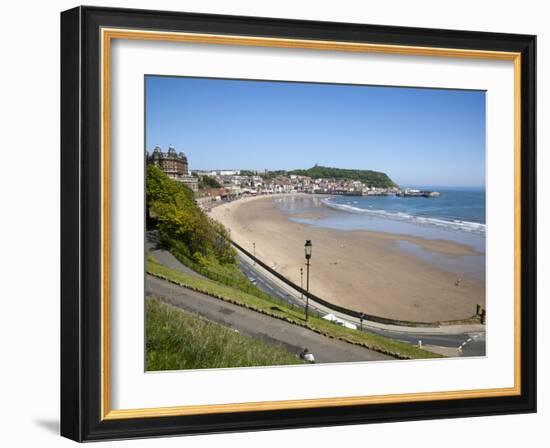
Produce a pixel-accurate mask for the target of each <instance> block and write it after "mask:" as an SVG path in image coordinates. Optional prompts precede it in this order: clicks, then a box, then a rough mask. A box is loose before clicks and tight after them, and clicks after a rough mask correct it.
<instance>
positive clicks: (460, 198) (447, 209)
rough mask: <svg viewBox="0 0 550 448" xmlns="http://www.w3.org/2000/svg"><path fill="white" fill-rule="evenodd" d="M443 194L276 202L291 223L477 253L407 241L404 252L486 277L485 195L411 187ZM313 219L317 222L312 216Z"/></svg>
mask: <svg viewBox="0 0 550 448" xmlns="http://www.w3.org/2000/svg"><path fill="white" fill-rule="evenodd" d="M403 188H404V187H403ZM408 188H414V189H419V190H428V191H437V192H439V193H440V196H438V197H429V198H425V197H398V196H319V197H318V196H317V195H307V196H306V195H303V196H302V195H300V196H295V197H292V196H287V197H284V198H278V199H277V200H276V202H277V204H278V206H279V208H280V209H281V210H282V211H283V212H284V213H286V214H288V218H289V219H290V220H292V221H295V222H301V223H304V224H309V225H312V226H317V227H325V228H332V229H338V230H344V231H346V230H370V231H376V232H386V233H393V234H396V235H408V236H415V237H421V238H427V239H443V240H449V241H454V242H457V243H459V244H464V245H467V246H470V247H472V248H473V249H474V250H475V251H476V252H477V255H472V256H464V257H462V256H460V257H459V256H445V255H442V254H438V253H435V252H430V251H428V250H425V249H423V248H421V247H420V246H418V245H416V244H413V243H411V242H409V241H406V240H399V239H398V241H397V244H398V245H399V247H400V249H402V250H404V251H407V252H410V253H412V254H414V255H416V256H418V257H419V258H421V259H423V260H426V261H429V262H433V263H437V264H438V265H440V266H442V267H443V268H445V269H448V270H450V271H452V272H465V271H467V272H468V273H470V274H472V275H474V276H475V277H477V278H484V275H485V233H486V220H485V189H484V188H471V187H463V188H458V187H453V188H449V187H437V186H410V187H408ZM309 214H311V216H308V215H309Z"/></svg>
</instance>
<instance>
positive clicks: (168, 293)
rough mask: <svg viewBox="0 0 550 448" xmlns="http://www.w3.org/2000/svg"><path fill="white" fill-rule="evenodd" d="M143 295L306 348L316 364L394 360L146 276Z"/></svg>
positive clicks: (265, 337) (251, 333) (294, 349)
mask: <svg viewBox="0 0 550 448" xmlns="http://www.w3.org/2000/svg"><path fill="white" fill-rule="evenodd" d="M146 294H147V295H149V296H150V295H153V296H155V297H158V298H159V299H161V300H163V301H164V302H166V303H169V304H171V305H175V306H177V307H179V308H182V309H185V310H187V311H191V312H194V313H197V314H199V315H201V316H204V317H206V318H207V319H209V320H212V321H214V322H218V323H220V324H222V325H224V326H226V327H229V328H233V329H235V330H238V331H239V332H241V333H243V334H246V335H249V336H252V337H254V338H257V339H262V340H264V341H267V342H270V343H279V344H282V345H283V346H284V347H285V348H286V349H287V350H288V351H290V352H292V353H296V354H298V353H300V352H301V351H302V349H303V348H305V347H307V348H308V349H309V351H310V352H311V353H313V354H314V356H315V360H316V362H317V363H330V362H351V361H379V360H388V359H393V358H391V357H389V356H386V355H383V354H381V353H378V352H374V351H371V350H367V349H365V348H363V347H360V346H357V345H353V344H349V343H347V342H343V341H339V340H337V339H331V338H328V337H325V336H322V335H319V334H317V333H314V332H313V331H311V330H307V329H305V328H302V327H299V326H297V325H293V324H289V323H288V322H285V321H283V320H280V319H275V318H272V317H269V316H266V315H264V314H261V313H257V312H255V311H252V310H249V309H247V308H244V307H241V306H238V305H233V304H231V303H227V302H223V301H222V300H220V299H216V298H214V297H210V296H208V295H206V294H202V293H199V292H195V291H192V290H190V289H187V288H183V287H181V286H178V285H175V284H173V283H170V282H167V281H165V280H161V279H159V278H156V277H153V276H150V275H148V276H147V282H146Z"/></svg>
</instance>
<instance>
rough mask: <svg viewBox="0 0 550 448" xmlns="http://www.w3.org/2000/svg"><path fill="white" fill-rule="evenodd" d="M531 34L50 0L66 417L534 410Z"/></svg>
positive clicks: (377, 415) (358, 416)
mask: <svg viewBox="0 0 550 448" xmlns="http://www.w3.org/2000/svg"><path fill="white" fill-rule="evenodd" d="M535 42H536V39H535V36H529V35H515V34H496V33H481V32H471V31H449V30H436V29H418V28H403V27H392V26H372V25H360V24H349V23H329V22H309V21H294V20H281V19H267V18H252V17H232V16H217V15H204V14H189V13H176V12H164V11H142V10H123V9H109V8H96V7H78V8H75V9H72V10H69V11H65V12H63V13H62V14H61V62H62V65H61V82H62V85H61V106H62V115H61V171H62V179H61V181H62V190H61V200H62V201H61V204H62V211H61V235H62V238H61V239H62V247H61V252H62V261H61V271H62V291H61V312H62V316H61V317H62V328H61V350H62V365H61V373H62V375H61V412H62V415H61V433H62V435H63V436H66V437H69V438H71V439H74V440H78V441H91V440H100V439H118V438H134V437H150V436H151V437H152V436H159V435H176V434H194V433H209V432H230V431H245V430H258V429H264V430H267V429H277V428H296V427H311V426H327V425H338V424H354V423H369V422H383V421H398V420H413V419H432V418H448V417H462V416H477V415H495V414H507V413H524V412H535V410H536V403H535V401H536V400H535V399H536V318H535V317H536V309H535V308H536V244H535V243H536V192H535V185H536V179H535V124H536V120H535V87H536V84H535Z"/></svg>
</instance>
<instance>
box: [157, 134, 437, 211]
mask: <svg viewBox="0 0 550 448" xmlns="http://www.w3.org/2000/svg"><path fill="white" fill-rule="evenodd" d="M147 163H150V164H155V165H158V166H159V167H160V168H161V169H162V170H163V171H164V172H165V173H166V174H167V175H168V176H169V177H170V178H172V179H174V180H177V181H179V182H182V183H184V184H185V185H186V186H188V187H189V188H191V189H192V190H193V191H194V192H195V198H196V201H197V204H198V205H199V206H201V208H204V209H208V208H209V207H210V206H211V205H213V203H214V204H215V203H216V202H221V201H232V200H235V199H239V198H241V197H246V196H257V195H272V194H289V193H307V194H324V195H343V196H399V197H437V196H439V192H436V191H426V190H418V189H409V188H406V189H402V188H400V187H399V186H398V185H396V184H395V183H393V181H391V180H390V179H389V178H388V177H387V176H386V175H385V174H384V173H376V172H369V173H374V174H376V176H375V177H373V179H372V181H371V182H368V181H364V180H357V179H353V178H352V177H356V176H357V173H362V171H360V170H339V169H336V168H326V167H319V166H318V165H315V166H314V167H313V168H311V169H310V170H295V171H282V170H281V171H268V170H264V171H251V170H238V169H229V170H223V169H222V170H208V171H202V170H195V171H190V169H189V164H188V159H187V156H186V155H185V154H184V153H183V152H179V153H177V152H176V149H175V148H174V146H172V145H170V146H169V148H168V151H167V152H163V151H162V149H161V148H160V146H158V145H157V146H156V147H155V148H154V150H153V151H152V153H151V154H150V155H149V153H147ZM316 169H321V170H324V172H327V173H329V176H326V175H325V176H323V177H321V176H311V175H304V174H297V173H296V171H298V172H301V171H304V172H308V171H313V172H315V170H316ZM342 172H344V173H342ZM345 172H349V173H350V174H349V176H350V177H349V178H348V177H346V174H345ZM330 173H332V174H333V177H330Z"/></svg>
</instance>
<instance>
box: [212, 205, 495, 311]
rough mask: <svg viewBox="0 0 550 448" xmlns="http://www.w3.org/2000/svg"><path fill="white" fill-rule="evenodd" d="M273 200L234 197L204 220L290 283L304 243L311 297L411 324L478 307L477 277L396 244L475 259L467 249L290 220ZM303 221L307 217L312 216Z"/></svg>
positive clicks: (481, 290) (481, 299)
mask: <svg viewBox="0 0 550 448" xmlns="http://www.w3.org/2000/svg"><path fill="white" fill-rule="evenodd" d="M275 198H276V196H269V197H266V196H262V197H250V198H244V199H240V200H238V201H235V202H231V203H227V204H223V205H220V206H217V207H215V208H213V209H212V211H211V212H210V216H211V217H212V218H214V219H216V220H218V221H219V222H221V223H222V224H224V225H225V226H226V227H227V228H228V229H229V231H230V233H231V236H232V238H233V239H234V240H235V241H236V242H237V243H238V244H240V245H242V246H243V247H245V248H248V249H249V250H250V251H252V243H255V246H256V255H257V257H258V258H260V259H262V260H263V261H264V262H266V263H267V264H268V265H269V266H271V267H273V268H274V269H276V270H277V271H279V272H281V273H282V274H283V275H285V276H287V277H288V278H290V279H291V280H292V281H294V282H295V283H297V284H300V267H303V266H304V264H303V263H304V252H303V246H304V242H305V240H306V239H310V240H312V243H313V256H312V260H311V261H312V262H311V271H310V290H311V291H312V292H313V293H314V294H316V295H318V296H319V297H322V298H324V299H326V300H328V301H330V302H332V303H335V304H339V305H343V306H346V307H348V308H352V309H355V310H358V311H364V312H365V313H370V314H375V315H379V316H384V317H390V318H394V319H403V320H412V321H437V320H451V319H461V318H466V317H469V316H471V315H473V314H475V309H476V304H478V303H480V304H483V305H484V304H485V284H484V282H483V281H481V280H479V278H475V277H474V276H472V275H469V274H468V273H467V272H464V273H458V274H457V273H456V272H453V273H451V272H449V271H445V270H443V269H441V268H440V267H439V266H438V265H436V264H435V263H430V262H428V261H426V260H423V259H421V258H419V257H418V256H415V255H414V254H412V253H410V252H407V251H405V250H402V249H401V248H400V245H399V242H402V241H406V242H408V243H411V244H414V245H416V246H418V247H420V248H422V249H423V250H424V251H429V252H433V253H435V254H439V255H444V256H446V257H451V258H452V257H464V256H468V255H476V254H477V253H476V252H475V250H474V249H473V248H471V247H469V246H466V245H462V244H459V243H456V242H453V241H447V240H434V239H425V238H420V237H413V236H407V235H396V234H390V233H382V232H372V231H367V230H352V231H343V230H336V229H329V228H321V227H316V226H312V225H309V224H302V223H298V222H293V221H290V220H289V219H288V215H286V214H285V213H283V212H282V211H281V210H280V209H279V208H278V207H277V205H276V204H275V202H274V199H275ZM320 213H322V211H320ZM296 216H298V215H296ZM304 217H306V218H308V219H315V212H312V213H308V216H304ZM477 255H479V254H477ZM458 278H460V281H459V284H458V285H456V282H457V279H458Z"/></svg>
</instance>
